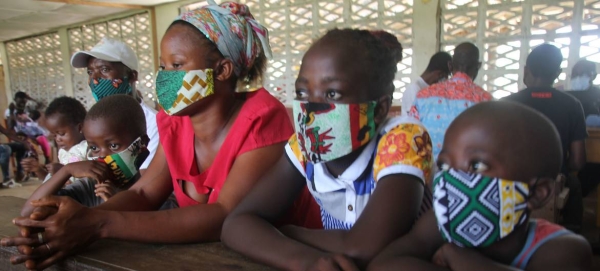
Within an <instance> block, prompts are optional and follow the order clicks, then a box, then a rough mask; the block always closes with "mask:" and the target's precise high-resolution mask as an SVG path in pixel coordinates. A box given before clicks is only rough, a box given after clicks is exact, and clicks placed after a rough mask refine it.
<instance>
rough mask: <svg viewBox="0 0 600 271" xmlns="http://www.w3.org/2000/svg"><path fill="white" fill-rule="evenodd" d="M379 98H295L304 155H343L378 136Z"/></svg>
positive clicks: (325, 158)
mask: <svg viewBox="0 0 600 271" xmlns="http://www.w3.org/2000/svg"><path fill="white" fill-rule="evenodd" d="M376 105H377V102H374V101H373V102H367V103H361V104H334V103H331V104H329V103H312V102H301V101H294V104H293V106H294V108H293V111H294V124H295V126H296V136H297V137H298V141H299V143H300V147H301V148H302V152H303V154H304V157H305V158H306V159H307V160H309V161H311V162H313V163H321V162H327V161H331V160H334V159H337V158H340V157H342V156H344V155H347V154H350V153H351V152H353V151H354V150H356V149H358V148H360V147H361V146H364V145H366V144H367V143H369V141H370V140H371V139H372V138H374V137H375V136H376V129H375V120H374V119H375V106H376Z"/></svg>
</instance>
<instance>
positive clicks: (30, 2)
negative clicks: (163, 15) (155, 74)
mask: <svg viewBox="0 0 600 271" xmlns="http://www.w3.org/2000/svg"><path fill="white" fill-rule="evenodd" d="M64 1H65V2H67V0H64ZM175 1H176V0H91V1H90V2H99V3H102V5H105V6H98V5H94V6H92V5H80V4H66V3H57V2H48V1H43V0H0V41H7V40H13V39H18V38H22V37H25V36H31V35H35V34H39V33H43V32H47V31H49V30H51V29H55V28H59V27H62V26H67V25H73V24H78V23H82V22H86V21H90V20H96V19H100V18H102V17H107V16H111V15H114V14H119V13H122V12H126V11H131V10H133V9H129V8H124V7H114V6H110V5H111V4H124V5H136V6H155V5H160V4H164V3H169V2H175Z"/></svg>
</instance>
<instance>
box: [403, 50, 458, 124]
mask: <svg viewBox="0 0 600 271" xmlns="http://www.w3.org/2000/svg"><path fill="white" fill-rule="evenodd" d="M450 62H452V56H450V54H448V53H446V52H437V53H435V54H434V55H433V56H432V57H431V59H430V60H429V64H428V65H427V69H425V71H424V72H423V73H422V74H421V76H419V77H417V78H415V79H414V80H413V82H412V83H410V85H408V86H406V90H404V95H403V96H402V108H401V110H402V115H407V114H408V113H409V112H410V108H411V107H412V106H413V104H414V103H415V99H417V92H419V90H421V89H424V88H426V87H429V86H430V85H433V84H435V83H439V82H441V81H444V80H446V79H448V76H449V75H450Z"/></svg>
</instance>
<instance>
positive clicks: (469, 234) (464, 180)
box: [433, 168, 530, 247]
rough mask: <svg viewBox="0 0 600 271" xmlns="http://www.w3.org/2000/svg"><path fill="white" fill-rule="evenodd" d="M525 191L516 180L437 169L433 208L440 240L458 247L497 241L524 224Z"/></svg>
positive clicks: (483, 245) (488, 243) (526, 195)
mask: <svg viewBox="0 0 600 271" xmlns="http://www.w3.org/2000/svg"><path fill="white" fill-rule="evenodd" d="M529 191H530V189H529V185H527V184H526V183H522V182H518V181H511V180H504V179H500V178H494V177H487V176H483V175H481V174H477V173H468V172H464V171H460V170H457V169H453V168H445V169H443V170H441V171H440V172H438V173H437V174H436V176H435V179H434V183H433V208H434V211H435V216H436V218H437V223H438V228H439V230H440V232H441V234H442V237H443V238H444V240H446V241H447V242H451V243H454V244H456V245H458V246H461V247H487V246H490V245H492V244H494V243H496V242H498V241H499V240H501V239H503V238H505V237H506V236H508V235H509V234H511V233H512V232H514V231H515V230H516V229H517V228H519V227H520V226H521V225H523V224H525V223H527V221H528V218H529V212H528V210H527V199H528V197H529V193H530V192H529Z"/></svg>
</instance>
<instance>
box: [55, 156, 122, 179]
mask: <svg viewBox="0 0 600 271" xmlns="http://www.w3.org/2000/svg"><path fill="white" fill-rule="evenodd" d="M64 169H65V170H67V171H68V172H69V174H71V176H73V177H75V178H85V177H88V178H92V179H94V180H96V181H97V182H104V181H108V180H110V177H111V176H112V174H111V173H112V172H111V171H110V169H109V168H108V165H107V164H105V163H102V162H98V161H81V162H76V163H70V164H67V165H66V166H64Z"/></svg>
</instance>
